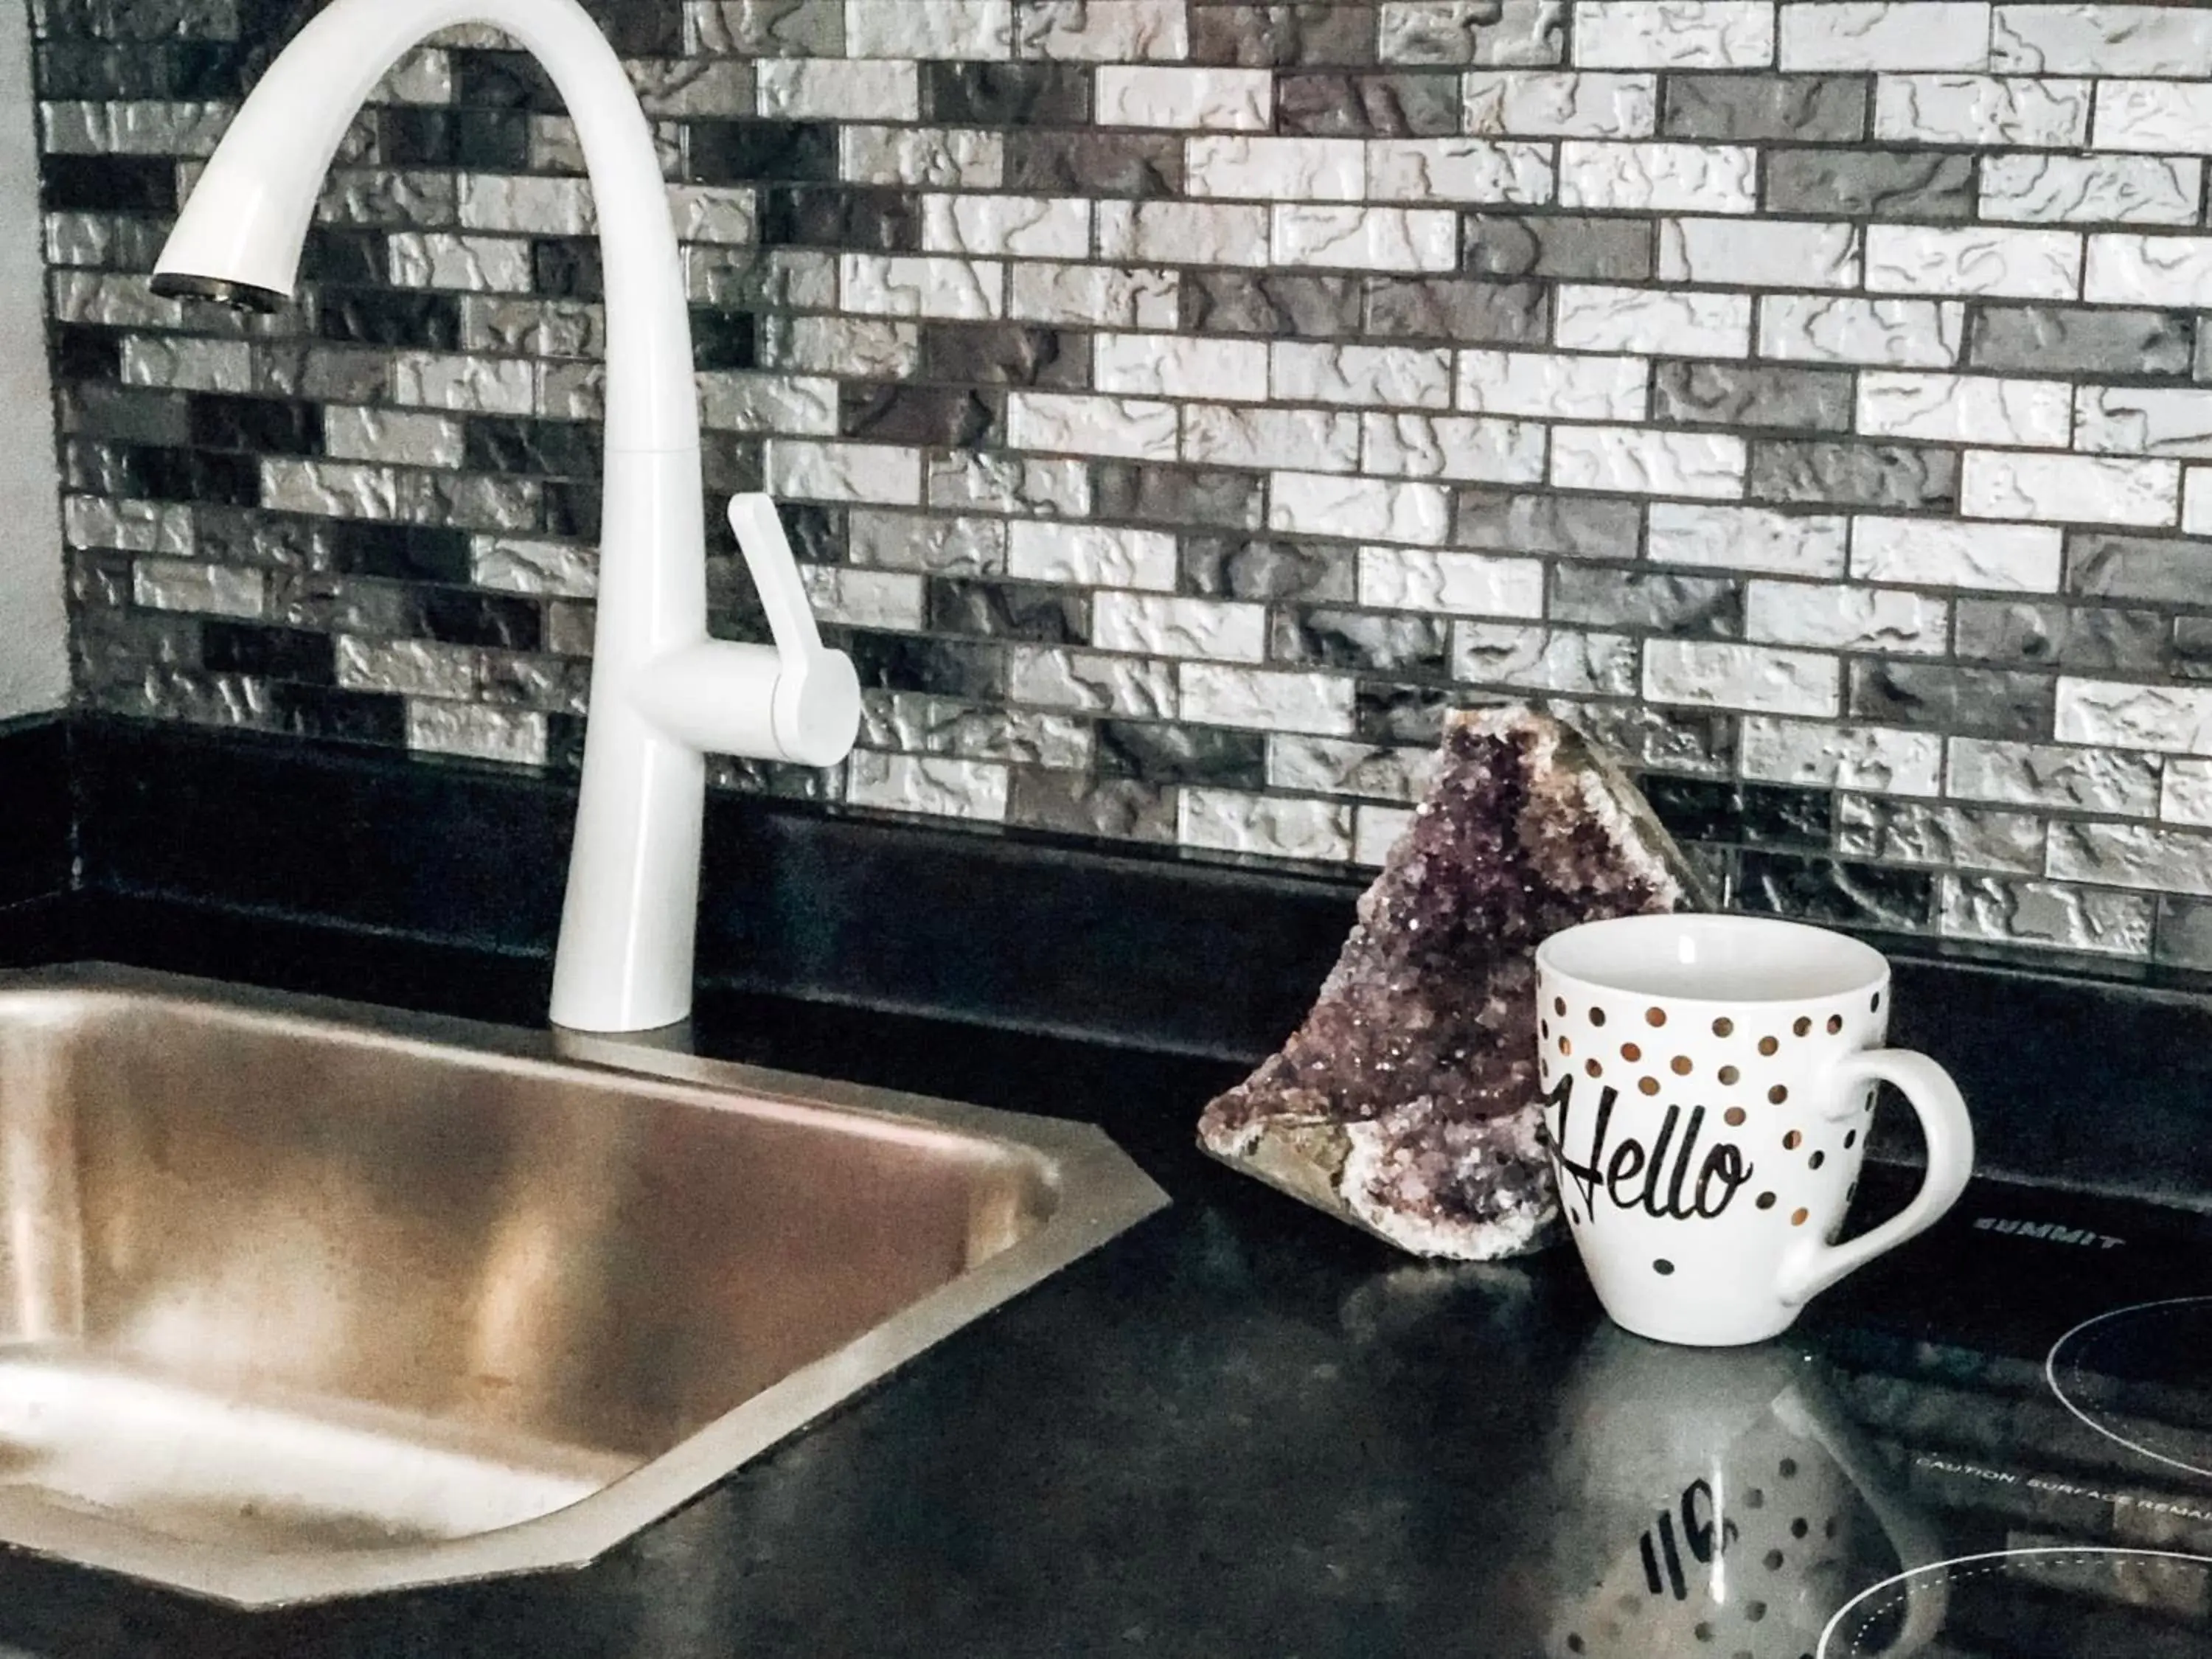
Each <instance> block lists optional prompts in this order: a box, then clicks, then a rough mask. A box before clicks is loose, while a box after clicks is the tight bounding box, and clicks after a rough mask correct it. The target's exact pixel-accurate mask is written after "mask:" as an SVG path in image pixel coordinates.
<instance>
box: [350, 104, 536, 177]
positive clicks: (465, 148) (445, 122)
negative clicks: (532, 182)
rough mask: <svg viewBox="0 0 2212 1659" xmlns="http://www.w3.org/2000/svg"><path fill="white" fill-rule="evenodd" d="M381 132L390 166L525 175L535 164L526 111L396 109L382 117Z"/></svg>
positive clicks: (386, 111) (379, 120)
mask: <svg viewBox="0 0 2212 1659" xmlns="http://www.w3.org/2000/svg"><path fill="white" fill-rule="evenodd" d="M377 132H378V142H379V143H380V146H381V149H382V152H383V160H384V162H385V165H386V166H387V167H471V168H474V169H477V170H478V171H480V172H486V173H520V172H521V171H523V170H524V169H525V168H526V167H529V165H530V116H529V112H527V111H525V110H520V109H444V108H439V107H436V106H423V105H395V106H391V107H389V108H386V109H382V110H380V111H379V112H377Z"/></svg>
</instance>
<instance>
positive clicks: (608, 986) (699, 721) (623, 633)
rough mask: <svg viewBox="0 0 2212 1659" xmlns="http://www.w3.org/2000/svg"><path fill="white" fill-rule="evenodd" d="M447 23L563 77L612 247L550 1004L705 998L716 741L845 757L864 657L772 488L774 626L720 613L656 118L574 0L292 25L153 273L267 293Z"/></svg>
mask: <svg viewBox="0 0 2212 1659" xmlns="http://www.w3.org/2000/svg"><path fill="white" fill-rule="evenodd" d="M456 23H488V24H490V25H491V26H493V27H495V28H498V29H501V30H502V31H504V32H505V33H507V34H508V35H510V36H512V37H513V39H514V40H518V41H519V42H520V43H521V44H522V45H523V46H526V47H527V48H529V50H530V51H531V52H533V53H535V54H536V56H537V57H538V60H539V61H540V62H541V63H542V64H544V66H545V70H546V72H547V73H548V74H549V75H550V76H552V79H553V83H554V85H555V86H556V87H557V88H559V89H560V93H561V96H562V99H563V100H566V102H567V104H568V113H569V116H570V118H571V119H573V120H574V123H575V125H576V134H577V137H578V139H579V140H580V143H581V144H582V147H583V153H584V159H585V165H586V171H587V172H588V173H589V174H590V178H591V183H592V197H593V200H594V202H595V203H596V204H597V206H598V210H599V242H600V246H601V248H602V250H603V253H604V258H605V266H606V301H607V304H606V310H607V354H606V361H607V375H606V466H605V513H604V528H603V530H602V532H601V536H600V550H599V631H598V635H597V641H596V644H595V646H594V656H593V661H592V707H591V722H590V725H589V726H588V728H587V729H586V738H585V744H584V776H583V787H582V795H581V799H580V801H579V803H578V806H577V812H576V839H575V846H574V851H573V853H572V854H571V855H570V859H569V865H568V899H567V902H566V905H565V907H564V908H563V910H562V918H561V944H560V949H559V952H558V955H557V957H556V959H555V963H554V974H553V1008H552V1016H553V1021H554V1023H555V1024H558V1025H563V1026H568V1027H569V1028H571V1029H574V1030H585V1031H637V1030H650V1029H652V1028H653V1027H656V1026H660V1025H667V1024H674V1023H675V1022H677V1021H678V1020H680V1019H682V1018H684V1017H685V1016H686V1015H687V1014H688V1013H689V1012H690V1008H691V979H692V947H693V939H694V936H695V934H696V931H697V925H698V901H699V843H700V837H701V834H702V823H703V817H704V811H705V805H706V760H705V757H706V755H707V754H708V753H709V752H711V753H714V754H728V755H746V756H751V757H757V758H759V759H763V760H787V761H796V762H799V763H801V764H804V765H808V766H833V765H835V764H836V763H837V762H839V761H840V760H842V759H843V758H844V757H845V755H846V754H847V752H848V750H850V749H851V748H852V746H853V740H854V736H855V735H856V733H857V732H858V729H859V725H860V682H859V678H858V677H857V676H856V675H855V674H854V670H853V665H852V662H851V659H848V657H846V656H845V655H844V653H842V652H836V651H829V650H827V649H825V648H824V647H823V644H822V641H821V638H820V636H819V635H818V634H817V632H816V630H815V626H814V616H813V612H812V611H811V609H810V608H809V607H808V605H807V600H806V592H805V588H804V587H803V586H801V585H800V582H799V571H798V568H797V566H796V565H795V564H793V561H792V556H791V547H790V544H789V543H788V542H787V541H786V539H785V538H784V534H783V529H782V526H781V524H780V523H779V522H778V520H777V518H776V513H775V507H774V504H773V503H771V502H770V501H769V499H768V497H767V496H765V495H740V496H738V498H737V499H736V500H735V501H732V502H731V503H730V522H731V526H732V528H733V529H734V530H735V531H736V532H737V536H738V546H739V548H740V549H741V550H743V551H744V558H745V563H746V567H747V568H749V569H750V572H751V573H752V577H753V580H754V582H755V584H756V585H757V586H758V587H759V589H760V594H761V599H762V601H763V605H765V607H766V609H767V611H768V617H769V624H770V626H771V627H772V628H773V629H774V632H775V646H774V647H768V646H760V645H738V644H732V643H728V642H725V641H716V640H711V639H709V638H708V635H707V565H706V536H705V525H704V521H703V516H702V507H701V500H702V495H703V487H702V482H701V476H700V469H699V409H698V400H697V392H696V387H695V385H694V382H693V380H692V370H691V324H690V314H689V313H688V312H687V310H686V308H685V299H684V270H683V265H682V262H681V259H680V257H679V255H678V252H677V246H676V235H675V232H674V230H673V228H671V225H670V222H669V217H668V205H667V196H666V191H665V185H663V182H662V179H661V176H660V165H659V159H658V157H657V156H656V155H655V153H654V149H653V135H652V131H651V129H650V128H649V127H648V126H647V123H646V119H645V114H644V112H643V111H642V110H641V108H640V107H639V106H638V101H637V97H636V94H635V93H633V92H632V91H631V89H630V84H629V77H628V76H626V75H625V74H624V73H623V66H622V63H621V60H620V59H618V58H617V57H616V56H615V53H614V51H613V49H612V48H611V46H608V44H607V42H606V40H605V36H603V35H602V34H601V33H599V28H598V27H597V25H595V24H594V23H593V22H592V20H591V18H590V16H589V15H587V14H586V12H585V11H584V9H582V7H580V6H579V5H578V4H576V3H575V0H337V3H335V4H333V5H331V7H330V8H329V9H327V10H325V11H324V12H323V13H322V14H321V15H319V16H318V17H317V18H315V20H314V21H313V22H311V23H309V24H308V25H307V27H305V28H303V29H302V30H301V31H300V33H299V35H298V37H297V38H296V39H295V40H293V42H292V44H291V45H290V46H288V47H286V48H285V50H284V52H283V54H282V55H281V56H280V57H278V58H277V59H276V62H275V63H274V64H270V67H269V70H268V72H267V73H266V74H265V75H264V76H262V78H261V81H260V83H259V84H258V86H256V87H255V88H254V89H253V93H252V96H251V97H249V98H248V99H247V100H246V105H245V106H244V107H243V108H242V109H240V111H239V112H238V116H237V118H236V119H234V121H233V122H232V123H231V125H230V130H229V131H228V132H227V133H226V134H225V135H224V136H223V140H222V145H221V147H220V148H218V149H216V153H215V155H213V156H212V157H211V158H210V160H209V161H208V164H207V168H206V171H205V172H204V173H203V174H202V175H201V177H200V181H199V185H198V186H197V189H195V190H194V191H193V192H192V196H191V200H190V201H189V202H187V203H186V204H185V208H184V211H183V212H182V213H181V214H180V215H179V217H178V220H177V223H176V228H174V229H173V231H172V232H171V233H170V235H169V240H168V244H167V246H166V247H164V248H163V249H162V250H161V259H160V261H159V262H158V263H157V264H156V266H155V274H154V279H153V282H154V291H155V293H157V294H163V295H173V296H174V295H196V296H198V297H201V298H204V299H212V300H222V301H228V302H229V303H231V304H233V305H239V306H244V307H250V308H252V309H256V310H263V311H267V310H273V309H274V308H276V307H277V306H280V305H282V304H283V301H285V300H286V299H287V298H288V297H289V295H290V294H291V292H292V287H293V283H294V280H295V277H296V276H297V274H298V268H299V262H300V250H301V243H302V242H303V241H304V240H305V238H306V236H307V226H308V222H309V221H310V219H311V218H312V217H313V212H314V207H315V200H316V197H317V196H318V195H319V193H320V190H321V185H322V180H323V175H324V173H325V172H326V171H327V170H328V168H329V167H330V163H331V156H332V155H334V154H336V152H337V146H338V141H339V140H340V139H341V138H342V137H343V136H344V133H345V131H346V128H347V126H348V125H349V124H350V123H351V121H352V120H353V118H354V115H355V112H356V111H357V110H358V109H359V108H360V106H361V105H362V100H365V99H366V98H367V97H368V94H369V92H370V91H371V89H372V88H374V86H375V85H376V83H377V82H379V81H380V80H381V79H382V78H383V77H384V75H385V73H386V71H387V70H390V69H391V68H392V65H393V64H394V63H395V62H397V61H398V58H400V56H401V55H402V54H403V53H404V52H407V51H408V50H409V49H410V47H412V46H415V45H416V44H417V43H418V42H420V41H421V40H422V39H423V38H424V37H425V36H427V35H429V34H431V33H435V32H436V31H437V30H439V29H441V28H445V27H449V26H451V25H453V24H456Z"/></svg>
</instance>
